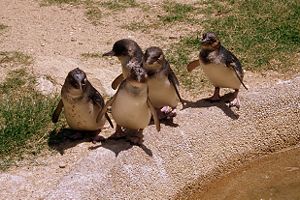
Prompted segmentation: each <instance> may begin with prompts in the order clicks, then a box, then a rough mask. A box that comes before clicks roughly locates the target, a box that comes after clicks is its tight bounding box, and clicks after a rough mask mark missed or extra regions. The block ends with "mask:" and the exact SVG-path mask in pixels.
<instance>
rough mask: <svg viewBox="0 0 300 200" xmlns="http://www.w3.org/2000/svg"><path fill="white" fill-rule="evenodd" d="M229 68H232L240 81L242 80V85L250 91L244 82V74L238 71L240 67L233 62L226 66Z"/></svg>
mask: <svg viewBox="0 0 300 200" xmlns="http://www.w3.org/2000/svg"><path fill="white" fill-rule="evenodd" d="M226 66H227V67H230V68H232V69H233V70H234V72H235V74H236V76H237V77H238V79H239V80H240V82H241V84H242V85H243V86H244V88H245V89H246V90H248V88H247V87H246V85H245V84H244V82H243V74H241V73H240V70H239V69H238V66H237V65H236V63H235V62H231V63H227V64H226Z"/></svg>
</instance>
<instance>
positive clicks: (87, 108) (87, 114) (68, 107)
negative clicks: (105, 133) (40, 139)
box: [62, 99, 105, 131]
mask: <svg viewBox="0 0 300 200" xmlns="http://www.w3.org/2000/svg"><path fill="white" fill-rule="evenodd" d="M62 100H63V103H64V115H65V118H66V120H67V123H68V125H69V126H70V128H72V129H74V130H86V131H95V130H99V129H101V128H103V126H104V124H105V117H103V118H102V119H101V120H100V121H99V122H98V123H96V118H97V115H98V113H99V112H100V107H99V106H97V105H94V104H93V103H92V102H91V101H89V102H86V101H84V100H81V101H77V102H69V101H67V100H66V99H62Z"/></svg>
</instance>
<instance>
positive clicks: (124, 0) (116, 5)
mask: <svg viewBox="0 0 300 200" xmlns="http://www.w3.org/2000/svg"><path fill="white" fill-rule="evenodd" d="M101 5H102V6H104V7H106V8H108V9H110V10H121V9H126V8H130V7H137V6H138V4H137V3H136V1H135V0H110V1H105V2H102V3H101Z"/></svg>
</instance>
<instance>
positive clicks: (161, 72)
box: [143, 46, 183, 117]
mask: <svg viewBox="0 0 300 200" xmlns="http://www.w3.org/2000/svg"><path fill="white" fill-rule="evenodd" d="M143 68H144V69H145V70H146V71H147V75H148V80H147V83H148V87H149V99H150V101H151V102H152V104H153V106H154V107H155V108H156V109H157V111H158V112H163V113H164V114H165V117H174V116H176V110H175V109H176V107H177V105H178V103H179V102H181V103H183V101H182V98H181V96H180V94H179V91H178V88H177V87H178V86H179V81H178V79H177V77H176V75H175V73H174V72H173V70H172V69H171V67H170V64H169V62H168V61H167V60H166V58H165V56H164V53H163V51H162V49H161V48H159V47H155V46H152V47H149V48H147V49H146V51H145V54H144V57H143Z"/></svg>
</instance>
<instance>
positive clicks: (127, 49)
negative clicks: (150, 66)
mask: <svg viewBox="0 0 300 200" xmlns="http://www.w3.org/2000/svg"><path fill="white" fill-rule="evenodd" d="M102 56H116V57H118V58H119V60H122V59H125V58H127V59H128V60H130V59H132V58H135V59H136V60H138V61H141V60H142V57H143V51H142V49H141V47H140V46H139V45H138V44H137V43H136V42H135V41H133V40H131V39H121V40H118V41H117V42H115V43H114V45H113V48H112V50H111V51H109V52H106V53H104V54H103V55H102Z"/></svg>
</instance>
